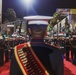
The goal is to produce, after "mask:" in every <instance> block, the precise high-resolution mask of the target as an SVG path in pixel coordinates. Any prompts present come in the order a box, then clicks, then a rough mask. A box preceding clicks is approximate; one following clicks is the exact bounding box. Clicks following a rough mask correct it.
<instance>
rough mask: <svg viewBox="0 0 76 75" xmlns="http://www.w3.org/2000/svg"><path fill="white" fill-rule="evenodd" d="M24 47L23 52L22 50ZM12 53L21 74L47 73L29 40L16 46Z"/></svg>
mask: <svg viewBox="0 0 76 75" xmlns="http://www.w3.org/2000/svg"><path fill="white" fill-rule="evenodd" d="M24 47H25V52H24V51H23V48H24ZM27 48H28V49H27ZM14 54H15V58H16V60H17V63H18V65H19V67H20V69H21V71H22V73H23V75H49V73H48V72H47V70H46V69H45V68H44V66H43V65H42V63H41V62H40V60H39V59H38V57H37V56H36V54H35V53H34V51H33V49H32V48H31V45H30V43H29V42H28V43H23V44H20V45H18V46H16V47H15V49H14Z"/></svg>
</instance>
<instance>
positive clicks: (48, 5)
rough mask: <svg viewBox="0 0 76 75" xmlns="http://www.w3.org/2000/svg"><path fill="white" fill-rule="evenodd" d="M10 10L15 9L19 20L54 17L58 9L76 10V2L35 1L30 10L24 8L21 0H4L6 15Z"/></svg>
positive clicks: (56, 0)
mask: <svg viewBox="0 0 76 75" xmlns="http://www.w3.org/2000/svg"><path fill="white" fill-rule="evenodd" d="M8 8H13V9H14V10H15V12H16V14H17V17H18V18H22V17H24V16H28V15H46V16H52V15H53V13H54V12H55V11H56V9H57V8H76V1H75V0H35V3H34V4H33V5H32V7H30V9H29V10H27V9H26V7H24V6H23V4H22V3H21V0H3V10H2V13H3V14H4V13H5V11H6V10H7V9H8Z"/></svg>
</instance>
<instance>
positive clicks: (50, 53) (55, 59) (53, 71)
mask: <svg viewBox="0 0 76 75" xmlns="http://www.w3.org/2000/svg"><path fill="white" fill-rule="evenodd" d="M34 20H35V19H34ZM44 22H45V21H44ZM28 24H29V23H28ZM47 24H48V22H47ZM47 24H45V23H43V21H39V20H38V21H37V19H36V22H35V21H34V23H33V22H32V24H29V25H28V26H29V31H30V32H29V33H30V34H31V42H30V44H31V47H32V49H33V51H34V53H35V54H36V56H37V57H38V59H39V60H40V62H41V63H42V65H43V66H44V67H45V69H46V70H47V72H48V74H46V75H64V74H63V73H64V68H63V59H62V55H61V52H60V50H59V49H58V48H56V47H54V46H51V45H49V44H46V43H44V36H45V33H46V29H47ZM22 50H23V51H24V52H25V51H26V50H25V49H22ZM14 51H16V50H14ZM31 61H32V60H31ZM31 64H33V63H31ZM10 75H23V71H21V68H20V67H19V64H18V62H17V60H16V58H15V54H13V56H12V60H11V66H10ZM29 75H30V74H29ZM33 75H38V74H37V73H35V74H33ZM43 75H44V74H43Z"/></svg>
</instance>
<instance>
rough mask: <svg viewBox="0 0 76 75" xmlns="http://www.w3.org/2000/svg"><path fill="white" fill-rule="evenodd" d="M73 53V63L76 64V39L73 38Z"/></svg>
mask: <svg viewBox="0 0 76 75" xmlns="http://www.w3.org/2000/svg"><path fill="white" fill-rule="evenodd" d="M71 49H72V51H71V53H72V62H73V64H76V37H73V40H72V41H71Z"/></svg>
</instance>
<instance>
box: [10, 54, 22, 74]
mask: <svg viewBox="0 0 76 75" xmlns="http://www.w3.org/2000/svg"><path fill="white" fill-rule="evenodd" d="M10 75H23V74H22V72H21V70H20V68H19V66H18V63H17V61H16V59H15V56H14V54H12V58H11V63H10Z"/></svg>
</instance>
